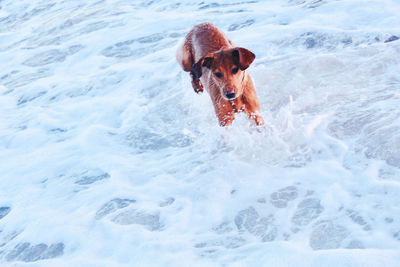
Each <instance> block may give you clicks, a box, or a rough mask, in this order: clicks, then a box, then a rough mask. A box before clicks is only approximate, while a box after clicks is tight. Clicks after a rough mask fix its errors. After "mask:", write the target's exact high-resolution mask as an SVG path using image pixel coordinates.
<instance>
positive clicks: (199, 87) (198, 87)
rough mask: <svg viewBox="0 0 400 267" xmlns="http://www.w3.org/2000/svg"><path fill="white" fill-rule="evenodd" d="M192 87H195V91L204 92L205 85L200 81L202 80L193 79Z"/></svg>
mask: <svg viewBox="0 0 400 267" xmlns="http://www.w3.org/2000/svg"><path fill="white" fill-rule="evenodd" d="M192 87H193V89H194V91H195V92H196V93H198V94H200V93H203V92H204V89H203V85H202V84H201V83H200V80H193V81H192Z"/></svg>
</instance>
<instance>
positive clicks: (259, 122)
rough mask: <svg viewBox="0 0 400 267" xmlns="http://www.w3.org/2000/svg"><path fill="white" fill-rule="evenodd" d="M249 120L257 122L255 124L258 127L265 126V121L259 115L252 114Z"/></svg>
mask: <svg viewBox="0 0 400 267" xmlns="http://www.w3.org/2000/svg"><path fill="white" fill-rule="evenodd" d="M249 118H250V119H252V120H254V122H255V124H256V125H257V126H263V125H264V119H263V117H261V116H260V115H257V114H255V113H251V114H250V116H249Z"/></svg>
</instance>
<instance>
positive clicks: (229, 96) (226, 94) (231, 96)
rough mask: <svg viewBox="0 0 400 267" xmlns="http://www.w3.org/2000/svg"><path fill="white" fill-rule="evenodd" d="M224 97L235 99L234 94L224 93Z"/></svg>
mask: <svg viewBox="0 0 400 267" xmlns="http://www.w3.org/2000/svg"><path fill="white" fill-rule="evenodd" d="M225 96H226V98H228V99H233V98H235V96H236V94H235V92H232V93H229V92H226V93H225Z"/></svg>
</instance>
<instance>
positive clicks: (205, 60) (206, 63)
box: [192, 54, 214, 79]
mask: <svg viewBox="0 0 400 267" xmlns="http://www.w3.org/2000/svg"><path fill="white" fill-rule="evenodd" d="M213 61H214V56H213V55H212V54H207V55H206V56H204V57H202V58H201V59H200V60H199V61H197V63H195V64H193V66H192V73H193V75H194V76H195V77H196V78H197V79H199V78H200V77H201V75H202V74H203V71H202V70H201V68H202V67H206V68H211V64H212V63H213Z"/></svg>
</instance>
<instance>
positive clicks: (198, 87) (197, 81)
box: [190, 71, 204, 93]
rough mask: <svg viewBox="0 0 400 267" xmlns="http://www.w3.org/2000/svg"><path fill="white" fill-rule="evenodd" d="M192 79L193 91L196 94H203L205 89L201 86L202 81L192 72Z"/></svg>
mask: <svg viewBox="0 0 400 267" xmlns="http://www.w3.org/2000/svg"><path fill="white" fill-rule="evenodd" d="M190 77H191V78H192V87H193V90H194V91H195V92H196V93H203V91H204V89H203V85H202V84H201V81H200V79H199V78H197V77H196V75H195V74H194V73H193V72H192V71H191V72H190Z"/></svg>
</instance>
